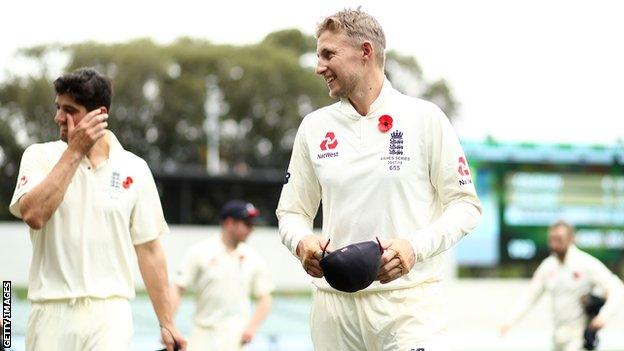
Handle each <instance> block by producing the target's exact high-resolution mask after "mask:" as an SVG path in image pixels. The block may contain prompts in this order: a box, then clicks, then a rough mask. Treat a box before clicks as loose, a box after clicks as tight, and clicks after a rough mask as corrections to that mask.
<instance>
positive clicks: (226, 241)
mask: <svg viewBox="0 0 624 351" xmlns="http://www.w3.org/2000/svg"><path fill="white" fill-rule="evenodd" d="M221 242H223V245H225V248H226V250H227V251H234V250H235V249H236V247H237V246H238V243H237V242H236V241H235V240H233V239H232V238H231V237H230V236H229V235H228V234H227V233H225V232H221Z"/></svg>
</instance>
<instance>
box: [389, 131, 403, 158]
mask: <svg viewBox="0 0 624 351" xmlns="http://www.w3.org/2000/svg"><path fill="white" fill-rule="evenodd" d="M390 136H391V137H390V151H389V154H390V155H403V132H400V131H398V130H396V131H394V132H392V133H390Z"/></svg>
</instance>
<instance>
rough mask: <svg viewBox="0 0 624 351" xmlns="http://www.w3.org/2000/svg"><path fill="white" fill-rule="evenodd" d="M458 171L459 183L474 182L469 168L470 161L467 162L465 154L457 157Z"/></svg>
mask: <svg viewBox="0 0 624 351" xmlns="http://www.w3.org/2000/svg"><path fill="white" fill-rule="evenodd" d="M457 163H458V164H459V165H458V166H457V173H459V176H460V179H459V185H467V184H472V179H470V170H469V169H468V162H466V158H465V157H464V156H460V157H459V158H458V159H457Z"/></svg>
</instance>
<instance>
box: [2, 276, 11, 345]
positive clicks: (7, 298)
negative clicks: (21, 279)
mask: <svg viewBox="0 0 624 351" xmlns="http://www.w3.org/2000/svg"><path fill="white" fill-rule="evenodd" d="M9 347H11V282H10V281H2V348H9Z"/></svg>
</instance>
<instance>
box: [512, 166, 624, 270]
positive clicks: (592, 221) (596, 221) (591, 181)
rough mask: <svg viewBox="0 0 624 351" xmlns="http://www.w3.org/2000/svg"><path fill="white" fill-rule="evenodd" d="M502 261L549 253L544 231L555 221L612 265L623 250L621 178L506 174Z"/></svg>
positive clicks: (623, 186) (623, 185) (623, 184)
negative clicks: (569, 228) (567, 226)
mask: <svg viewBox="0 0 624 351" xmlns="http://www.w3.org/2000/svg"><path fill="white" fill-rule="evenodd" d="M502 193H503V194H502V195H503V203H502V221H501V224H502V228H501V259H502V260H503V261H505V260H512V261H513V260H532V259H534V258H538V257H539V258H541V257H544V256H546V255H547V254H548V251H549V250H548V244H547V228H548V226H549V225H550V224H552V223H553V222H555V221H557V220H561V219H562V220H565V221H567V222H570V223H571V224H573V225H574V226H575V227H576V228H577V234H576V242H577V245H578V246H579V247H580V248H581V249H583V250H586V251H588V252H590V253H592V254H593V255H595V256H597V257H598V258H599V259H601V260H604V261H614V260H618V259H620V258H621V257H622V252H623V250H624V176H622V175H610V174H597V173H595V174H592V173H557V172H550V173H549V172H522V171H520V172H508V173H506V174H505V175H504V181H503V189H502Z"/></svg>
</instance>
